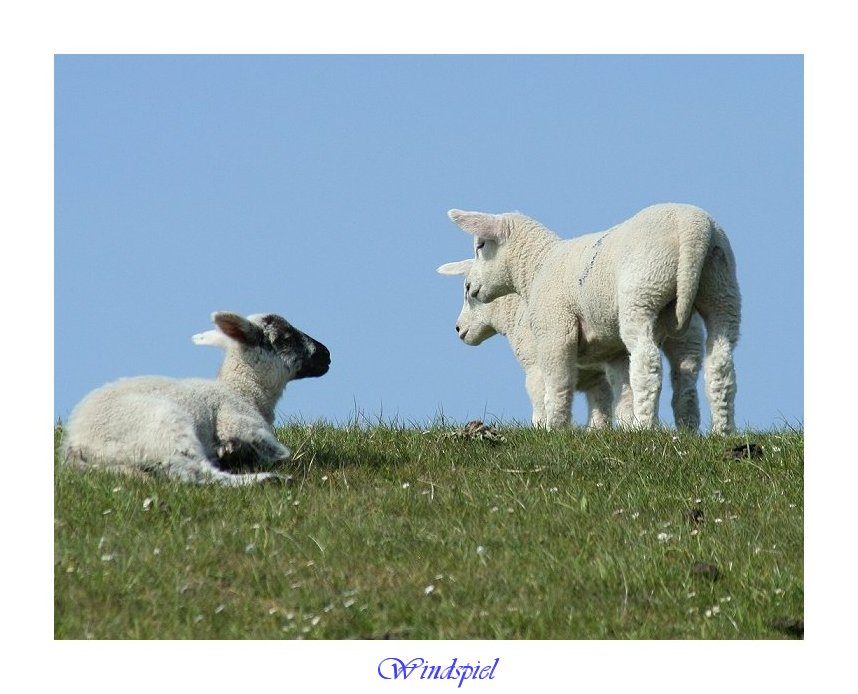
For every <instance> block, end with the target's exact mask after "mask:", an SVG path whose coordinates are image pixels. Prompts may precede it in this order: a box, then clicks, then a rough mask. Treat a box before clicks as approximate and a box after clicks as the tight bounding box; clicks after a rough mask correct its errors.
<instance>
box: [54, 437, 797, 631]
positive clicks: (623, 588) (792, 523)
mask: <svg viewBox="0 0 858 694" xmlns="http://www.w3.org/2000/svg"><path fill="white" fill-rule="evenodd" d="M448 431H449V430H448V429H445V428H443V427H433V428H430V429H429V430H426V431H424V430H421V429H420V428H414V427H399V426H393V425H376V426H356V425H354V426H353V425H347V426H333V425H329V424H324V423H320V424H312V425H310V424H304V423H294V424H290V425H288V426H285V427H283V428H282V429H279V430H278V435H279V436H280V437H281V438H282V440H283V441H284V442H286V443H287V444H288V445H289V446H290V447H291V448H292V449H293V451H294V452H295V453H296V459H295V461H293V463H292V464H291V466H290V467H289V469H288V470H284V471H283V472H286V473H288V474H290V475H291V476H292V483H291V484H289V485H273V486H271V485H266V486H260V487H249V488H235V489H227V488H219V487H218V488H215V487H197V486H190V485H182V484H179V483H176V482H173V481H170V480H164V479H146V478H129V477H120V476H115V475H113V474H110V473H104V472H97V471H93V472H86V473H81V472H79V471H76V470H70V469H65V468H64V467H61V466H59V465H57V464H56V462H55V466H56V467H55V489H54V491H55V552H54V586H55V596H54V601H55V605H54V607H55V610H54V615H55V616H54V632H55V637H56V638H59V639H84V638H95V639H134V638H145V639H153V638H170V639H185V638H193V639H274V638H305V639H353V638H359V639H381V638H401V639H733V638H737V639H760V638H766V639H767V638H791V637H792V636H791V633H795V632H794V629H795V628H796V627H795V625H796V624H797V623H802V624H803V609H804V592H803V493H804V492H803V457H804V450H803V449H804V435H803V433H802V432H800V431H793V430H787V431H781V432H764V433H761V432H753V433H750V432H748V433H745V434H742V435H737V436H735V437H731V438H729V439H719V438H715V437H699V436H693V435H687V434H677V433H676V432H673V431H667V430H661V431H649V432H619V431H606V432H582V431H565V432H554V433H546V432H540V431H534V430H531V429H529V428H518V427H509V428H506V427H500V428H499V431H501V433H503V435H504V436H505V437H506V439H507V440H506V442H504V443H496V444H493V443H489V442H486V441H480V440H470V439H460V438H450V437H448V436H446V435H445V434H446V433H447V432H448ZM60 435H61V434H60V431H59V429H58V430H57V433H56V434H55V440H56V441H58V440H59V436H60ZM745 442H754V443H757V444H759V445H761V446H762V450H763V455H762V457H759V458H750V459H749V458H742V459H734V458H725V457H724V452H725V451H726V450H727V449H729V448H731V447H732V446H734V445H736V444H741V443H745ZM802 628H803V627H802Z"/></svg>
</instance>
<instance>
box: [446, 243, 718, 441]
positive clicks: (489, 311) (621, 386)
mask: <svg viewBox="0 0 858 694" xmlns="http://www.w3.org/2000/svg"><path fill="white" fill-rule="evenodd" d="M473 264H474V260H473V258H469V259H468V260H461V261H458V262H453V263H446V264H444V265H442V266H441V267H439V268H438V272H439V273H441V274H442V275H465V276H467V275H468V273H469V272H470V269H471V267H472V266H473ZM456 333H457V334H458V335H459V338H460V339H461V340H462V341H463V342H465V343H466V344H468V345H479V344H481V343H482V342H483V341H485V340H487V339H488V338H490V337H492V336H493V335H496V334H498V333H500V334H501V335H505V336H506V337H507V339H508V340H509V343H510V346H511V347H512V350H513V352H514V353H515V356H516V358H517V359H518V361H519V363H520V364H521V366H522V368H523V369H524V374H525V388H526V389H527V394H528V396H529V397H530V402H531V405H532V407H533V417H532V421H533V425H534V426H545V402H544V398H545V384H544V379H543V376H542V372H541V371H540V370H539V366H538V364H537V363H536V361H537V351H536V343H535V341H534V338H533V331H532V330H531V328H530V317H529V315H528V313H527V306H526V305H525V303H524V302H523V301H522V300H521V297H519V296H518V294H507V295H506V296H502V297H500V298H498V299H495V300H494V301H492V302H489V303H487V304H484V303H481V302H479V301H476V300H475V299H473V298H471V297H470V296H469V295H468V293H467V291H466V292H465V300H464V304H463V305H462V310H461V312H460V313H459V317H458V318H457V319H456ZM662 350H663V351H664V353H665V356H667V360H668V363H669V364H670V375H671V383H672V385H673V398H672V403H671V404H672V406H673V416H674V420H675V422H676V425H677V427H679V428H683V429H690V430H697V428H698V427H699V426H700V405H699V403H698V400H697V374H698V373H699V371H700V363H701V360H702V358H703V321H702V320H701V318H700V316H699V315H697V314H696V313H695V314H694V315H693V316H692V317H691V321H690V323H689V326H688V330H686V331H685V333H684V334H683V335H680V336H676V337H668V338H666V339H665V341H664V343H663V344H662ZM618 361H619V364H618V368H617V369H616V370H615V371H614V373H613V376H614V377H615V379H616V380H615V382H614V384H613V389H612V388H611V386H610V385H609V384H608V382H607V380H606V378H605V375H604V372H603V370H602V369H579V371H578V379H577V381H576V384H575V385H576V389H577V390H579V391H584V392H585V393H586V395H587V407H588V412H589V416H588V426H589V427H590V428H596V429H598V428H603V427H606V426H608V425H609V424H610V422H611V406H612V403H613V404H614V406H613V409H614V414H615V415H616V419H617V424H618V425H619V426H630V425H631V424H632V422H633V411H632V406H633V403H632V392H631V389H630V388H629V387H628V356H627V355H626V356H625V358H621V359H620V360H618ZM615 398H616V399H615Z"/></svg>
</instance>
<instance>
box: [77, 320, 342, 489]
mask: <svg viewBox="0 0 858 694" xmlns="http://www.w3.org/2000/svg"><path fill="white" fill-rule="evenodd" d="M212 321H213V322H214V323H215V325H216V326H217V328H218V329H217V330H209V331H207V332H203V333H200V334H197V335H194V336H193V340H194V342H195V343H196V344H199V345H213V346H217V347H222V348H223V349H224V350H225V356H224V360H223V363H222V364H221V367H220V371H219V372H218V377H217V379H216V380H211V379H201V378H192V379H172V378H165V377H160V376H141V377H137V378H125V379H119V380H118V381H115V382H113V383H109V384H107V385H105V386H102V387H101V388H98V389H96V390H94V391H92V392H91V393H90V394H89V395H87V396H86V397H85V398H84V399H83V400H82V401H81V402H80V403H79V404H78V405H77V406H76V407H75V408H74V410H73V411H72V414H71V416H70V417H69V421H68V424H67V426H66V427H65V432H64V440H63V443H62V450H61V459H62V460H63V462H64V463H65V464H69V465H74V466H78V467H82V468H87V467H92V468H104V469H109V470H113V471H117V472H124V473H153V474H160V475H166V476H169V477H174V478H177V479H179V480H182V481H185V482H193V483H197V484H211V483H216V484H222V485H228V486H238V485H247V484H253V483H257V482H263V481H265V480H270V479H277V476H276V475H274V474H273V473H270V472H245V473H243V474H237V473H234V472H232V471H231V470H235V469H239V468H241V469H246V468H251V469H253V468H258V467H260V466H271V465H273V464H275V463H282V462H286V461H288V460H290V459H291V456H292V453H291V451H290V450H289V449H288V448H287V447H286V446H284V445H283V444H281V443H280V442H279V441H278V440H277V438H276V437H275V436H274V433H273V429H272V424H273V421H274V406H275V405H276V404H277V401H278V400H279V399H280V396H281V395H282V393H283V390H284V388H285V387H286V384H287V383H288V382H289V381H291V380H294V379H299V378H308V377H317V376H321V375H323V374H325V373H326V372H327V371H328V368H329V367H330V363H331V356H330V352H329V351H328V348H327V347H325V346H324V345H323V344H322V343H321V342H318V341H317V340H315V339H313V338H312V337H310V336H309V335H306V334H304V333H302V332H301V331H299V330H297V329H296V328H294V327H293V326H292V325H290V324H289V323H288V322H287V321H286V319H285V318H283V317H281V316H278V315H275V314H264V315H263V314H254V315H251V316H248V317H247V318H243V317H242V316H240V315H238V314H235V313H229V312H225V311H220V312H216V313H213V314H212Z"/></svg>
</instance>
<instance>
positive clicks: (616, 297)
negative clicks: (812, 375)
mask: <svg viewBox="0 0 858 694" xmlns="http://www.w3.org/2000/svg"><path fill="white" fill-rule="evenodd" d="M449 216H450V218H451V219H452V220H453V221H454V222H455V223H456V224H458V225H459V226H460V227H461V228H462V229H464V230H465V231H467V232H468V233H470V234H472V235H473V236H474V248H475V254H476V259H475V262H474V266H473V268H472V269H471V271H470V273H469V276H468V285H467V290H468V294H469V295H470V296H471V297H473V298H475V299H477V300H478V301H483V302H491V301H493V300H495V299H497V298H499V297H502V296H505V295H507V294H510V293H512V292H515V293H517V294H519V295H520V296H521V297H522V298H523V299H524V301H525V302H526V304H527V307H528V308H527V310H528V313H529V316H530V323H531V328H532V329H533V332H534V337H535V339H536V344H537V351H538V363H539V366H540V368H541V370H542V373H543V375H544V377H545V389H546V393H545V403H546V413H545V414H546V419H547V425H548V427H549V428H557V427H561V426H564V425H566V424H568V423H569V405H570V401H571V397H572V393H573V392H574V390H575V383H576V379H577V369H578V366H579V365H580V366H585V367H589V366H591V365H593V364H598V363H605V364H606V365H607V368H608V369H609V370H608V375H609V380H612V381H615V380H616V379H615V378H612V377H611V370H615V369H616V367H614V366H612V365H614V364H616V360H617V358H618V357H619V356H620V355H622V354H623V353H628V355H629V386H630V388H631V390H632V393H633V411H634V423H635V425H636V426H639V427H645V428H646V427H651V426H653V425H654V424H655V423H656V417H657V407H658V398H659V393H660V390H661V381H662V375H661V355H660V353H659V344H660V343H661V342H662V340H664V338H665V337H666V336H668V335H678V334H681V333H683V332H684V331H685V330H686V329H687V327H688V325H689V322H690V320H691V316H692V313H693V311H694V310H696V311H698V312H699V313H700V315H701V316H702V318H703V321H704V323H705V325H706V330H707V338H706V356H705V358H704V377H705V378H704V381H705V389H706V395H707V398H708V400H709V405H710V410H711V417H712V430H713V432H714V433H716V434H726V433H729V432H732V431H734V430H735V414H734V403H735V395H736V375H735V368H734V366H733V350H734V348H735V345H736V342H737V340H738V338H739V323H740V316H741V298H740V294H739V286H738V281H737V278H736V263H735V259H734V257H733V251H732V249H731V248H730V243H729V241H728V240H727V236H726V234H725V233H724V231H723V229H721V227H720V226H719V225H718V224H717V223H716V222H715V220H713V219H712V217H710V216H709V214H708V213H706V212H705V211H703V210H701V209H700V208H698V207H694V206H692V205H682V204H675V203H668V204H661V205H653V206H651V207H648V208H646V209H644V210H642V211H641V212H639V213H637V214H636V215H635V216H633V217H632V218H631V219H629V220H627V221H625V222H623V223H621V224H618V225H617V226H615V227H612V228H611V229H608V230H607V231H602V232H597V233H593V234H587V235H585V236H580V237H577V238H574V239H568V240H562V239H560V238H559V237H558V236H557V235H556V234H554V233H553V232H552V231H550V230H548V229H547V228H545V227H544V226H543V225H542V224H540V223H539V222H537V221H536V220H533V219H530V218H529V217H526V216H524V215H522V214H519V213H505V214H500V215H494V214H486V213H483V212H463V211H461V210H450V212H449Z"/></svg>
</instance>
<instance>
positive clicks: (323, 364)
mask: <svg viewBox="0 0 858 694" xmlns="http://www.w3.org/2000/svg"><path fill="white" fill-rule="evenodd" d="M310 340H311V341H312V343H313V348H314V349H313V353H312V354H311V355H310V357H309V358H308V359H307V361H305V362H304V364H303V365H302V367H301V369H300V370H299V371H298V375H297V376H296V377H295V378H308V377H309V378H312V377H315V376H322V375H324V374H326V373H327V372H328V369H329V368H330V367H331V353H330V352H329V351H328V348H327V347H325V345H323V344H322V343H321V342H319V341H318V340H313V338H310Z"/></svg>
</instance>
